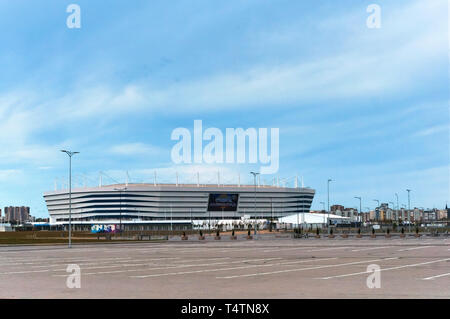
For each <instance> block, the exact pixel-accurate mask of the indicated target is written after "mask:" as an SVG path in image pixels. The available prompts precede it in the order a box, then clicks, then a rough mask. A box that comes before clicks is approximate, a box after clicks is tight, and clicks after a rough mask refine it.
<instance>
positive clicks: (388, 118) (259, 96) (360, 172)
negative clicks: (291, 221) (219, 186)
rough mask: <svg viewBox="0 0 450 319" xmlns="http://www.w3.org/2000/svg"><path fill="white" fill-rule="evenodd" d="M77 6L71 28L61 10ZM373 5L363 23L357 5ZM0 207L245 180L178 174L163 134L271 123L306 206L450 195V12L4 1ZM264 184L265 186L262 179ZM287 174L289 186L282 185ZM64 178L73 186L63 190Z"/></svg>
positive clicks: (419, 6)
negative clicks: (117, 190)
mask: <svg viewBox="0 0 450 319" xmlns="http://www.w3.org/2000/svg"><path fill="white" fill-rule="evenodd" d="M71 3H76V4H78V5H80V8H81V29H68V28H67V27H66V18H67V16H68V13H66V7H67V6H68V5H69V4H71ZM372 3H376V4H378V5H380V7H381V28H380V29H369V28H367V26H366V19H367V17H368V16H369V13H367V12H366V8H367V6H368V5H369V4H372ZM0 39H1V49H0V123H1V129H0V149H1V151H0V207H4V206H9V205H28V206H31V209H32V214H33V215H36V216H47V211H46V208H45V204H44V201H43V199H42V193H43V192H44V191H47V190H52V189H53V188H54V182H55V179H57V181H58V184H59V185H60V186H61V184H62V183H63V179H66V178H67V158H66V156H65V155H64V154H62V153H60V152H59V150H60V149H63V148H66V149H72V150H77V151H80V152H81V154H79V155H77V157H76V158H75V160H74V167H73V172H74V186H78V185H81V183H83V181H84V180H86V181H87V183H88V184H89V185H95V184H96V183H98V175H99V171H102V172H105V173H106V174H107V175H108V176H110V177H111V178H106V177H105V178H104V179H103V180H104V182H105V183H112V182H114V180H116V181H124V180H125V176H126V173H125V172H126V171H128V172H129V175H130V181H134V182H146V181H148V182H152V181H153V172H154V171H155V170H156V171H157V174H158V180H159V181H161V182H174V181H175V172H179V174H180V179H181V181H182V182H193V181H194V179H193V177H194V174H195V172H197V171H200V176H201V180H202V182H203V183H206V182H214V181H215V176H216V172H217V171H218V170H219V171H220V172H221V174H222V176H223V179H224V181H225V182H230V183H231V182H236V181H237V174H238V173H239V174H241V180H242V181H243V182H248V183H251V182H252V179H251V176H250V174H249V173H248V172H249V171H250V170H252V169H254V168H255V167H254V166H252V165H249V164H248V165H218V164H211V165H206V164H205V165H200V166H199V165H192V166H187V165H182V166H177V165H175V164H174V163H173V162H172V160H171V157H170V151H171V148H172V146H173V145H174V144H175V142H174V141H171V140H170V135H171V132H172V130H173V129H175V128H177V127H186V128H189V129H192V128H193V122H194V120H196V119H201V120H202V121H203V126H204V127H205V128H206V127H217V128H219V129H221V130H223V131H224V132H225V128H227V127H231V128H237V127H243V128H249V127H254V128H260V127H267V128H273V127H275V128H279V129H280V170H279V175H280V177H281V178H286V179H288V185H290V186H293V179H292V178H291V177H292V176H294V175H296V174H298V175H299V176H303V178H304V182H305V185H306V186H309V187H312V188H314V189H316V191H317V193H316V197H315V199H314V202H313V209H319V208H321V207H322V205H321V204H320V202H321V201H325V202H326V185H327V179H328V178H332V179H333V180H335V181H334V182H333V183H332V184H331V196H330V201H331V204H333V203H339V204H343V205H345V206H349V207H355V206H359V202H358V201H357V200H356V199H354V198H353V197H354V196H361V197H362V198H363V207H370V208H373V207H374V205H375V202H374V201H373V199H379V200H380V201H382V202H390V201H395V195H394V194H395V193H398V194H399V197H400V204H407V194H406V190H405V189H406V188H410V189H412V193H411V195H412V196H411V205H412V206H418V207H438V208H442V207H443V206H445V203H446V201H447V200H448V199H449V197H450V196H449V166H448V164H449V155H450V148H449V105H448V91H449V82H448V72H449V65H448V64H449V60H448V50H449V43H448V7H447V2H446V1H445V0H433V1H426V0H424V1H411V0H408V1H375V0H372V1H362V0H358V1H356V0H355V1H339V2H337V1H320V3H319V2H318V1H276V2H275V1H262V0H258V1H256V0H254V1H252V0H248V1H171V2H170V4H169V2H167V1H138V0H136V1H133V2H132V4H131V2H129V1H92V0H89V1H84V0H71V1H62V0H53V1H41V0H35V1H25V0H16V1H2V2H0ZM272 178H273V176H263V177H262V179H265V180H266V181H267V182H268V181H271V180H272ZM289 178H290V179H289ZM65 183H67V182H65Z"/></svg>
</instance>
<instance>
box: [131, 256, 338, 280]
mask: <svg viewBox="0 0 450 319" xmlns="http://www.w3.org/2000/svg"><path fill="white" fill-rule="evenodd" d="M330 259H336V257H333V258H324V259H309V260H300V261H290V262H285V263H276V264H262V265H249V266H240V267H229V268H216V269H201V270H193V271H183V272H172V273H164V274H152V275H141V276H130V277H132V278H149V277H163V276H176V275H187V274H196V273H203V272H214V271H226V270H236V269H248V268H256V267H273V266H280V265H291V264H300V263H305V262H311V261H323V260H330Z"/></svg>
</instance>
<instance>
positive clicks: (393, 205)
mask: <svg viewBox="0 0 450 319" xmlns="http://www.w3.org/2000/svg"><path fill="white" fill-rule="evenodd" d="M389 204H392V208H394V207H395V204H394V202H389ZM391 220H392V218H391Z"/></svg>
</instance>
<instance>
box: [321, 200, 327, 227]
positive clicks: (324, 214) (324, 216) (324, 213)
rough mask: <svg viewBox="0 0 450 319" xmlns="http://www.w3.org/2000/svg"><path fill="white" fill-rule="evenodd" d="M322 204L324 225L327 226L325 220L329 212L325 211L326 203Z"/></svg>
mask: <svg viewBox="0 0 450 319" xmlns="http://www.w3.org/2000/svg"><path fill="white" fill-rule="evenodd" d="M320 203H321V204H322V205H323V223H324V224H326V221H325V219H326V213H327V210H326V209H325V202H320Z"/></svg>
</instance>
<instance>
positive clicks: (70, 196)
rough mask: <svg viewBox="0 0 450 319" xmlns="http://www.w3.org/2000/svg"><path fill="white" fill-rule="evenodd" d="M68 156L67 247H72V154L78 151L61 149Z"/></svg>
mask: <svg viewBox="0 0 450 319" xmlns="http://www.w3.org/2000/svg"><path fill="white" fill-rule="evenodd" d="M61 152H63V153H66V154H67V155H68V156H69V248H71V247H72V156H74V155H75V154H78V153H80V152H71V151H66V150H61Z"/></svg>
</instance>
